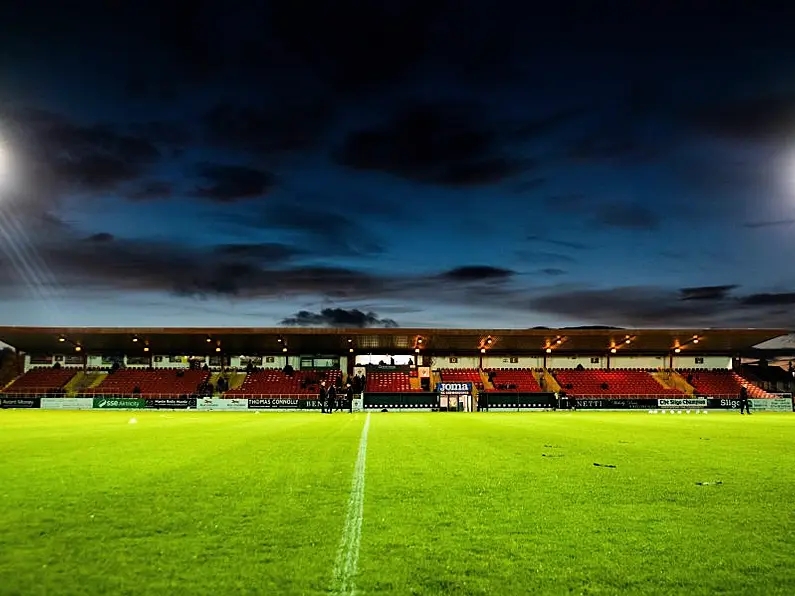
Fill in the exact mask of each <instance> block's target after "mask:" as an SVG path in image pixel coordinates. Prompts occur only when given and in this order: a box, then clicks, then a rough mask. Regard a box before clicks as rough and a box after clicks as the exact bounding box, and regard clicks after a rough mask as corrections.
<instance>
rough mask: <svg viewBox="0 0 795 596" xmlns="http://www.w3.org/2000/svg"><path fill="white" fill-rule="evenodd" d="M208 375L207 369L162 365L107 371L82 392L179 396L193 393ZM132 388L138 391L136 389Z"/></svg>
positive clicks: (87, 393) (92, 393)
mask: <svg viewBox="0 0 795 596" xmlns="http://www.w3.org/2000/svg"><path fill="white" fill-rule="evenodd" d="M209 376H210V373H209V372H208V371H202V370H186V369H173V368H164V369H158V370H141V369H131V368H126V369H121V370H117V371H116V372H114V373H111V374H109V375H108V376H107V377H105V379H104V380H103V381H102V382H101V383H100V384H99V385H97V386H96V387H91V388H89V389H85V390H84V391H83V393H84V394H86V395H133V394H134V393H136V394H138V393H140V395H157V396H158V397H180V396H183V395H192V394H194V393H196V392H197V390H198V387H199V385H200V384H201V383H203V382H204V381H206V380H207V379H208V378H209ZM136 388H138V389H139V390H140V392H136Z"/></svg>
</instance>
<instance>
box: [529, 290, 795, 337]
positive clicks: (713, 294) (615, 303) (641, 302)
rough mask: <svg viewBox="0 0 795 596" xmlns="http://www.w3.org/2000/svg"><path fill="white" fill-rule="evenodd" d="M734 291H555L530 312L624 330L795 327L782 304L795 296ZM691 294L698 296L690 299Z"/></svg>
mask: <svg viewBox="0 0 795 596" xmlns="http://www.w3.org/2000/svg"><path fill="white" fill-rule="evenodd" d="M732 287H733V286H732ZM729 288H730V286H720V287H716V288H688V289H684V290H680V291H673V290H667V289H664V288H659V287H617V288H609V289H583V290H568V289H561V290H550V291H549V292H547V293H544V294H541V295H538V296H536V297H534V298H532V299H531V300H530V303H529V305H528V308H530V309H531V310H533V311H537V312H542V313H546V314H549V315H554V316H558V317H568V318H572V319H575V320H581V321H588V322H593V323H595V324H603V325H619V326H624V327H641V328H642V327H662V328H671V327H690V326H697V327H701V328H703V327H720V326H729V327H731V326H738V327H766V326H769V327H787V326H791V322H792V316H791V313H790V312H789V311H788V309H786V308H785V309H782V308H781V306H787V305H790V304H792V302H790V301H791V300H792V299H793V296H795V294H778V295H775V294H773V295H767V294H759V295H751V296H748V297H745V298H730V297H728V292H729ZM691 295H696V296H699V298H695V299H694V298H688V297H689V296H691ZM701 296H703V298H702V297H701ZM767 296H771V298H767Z"/></svg>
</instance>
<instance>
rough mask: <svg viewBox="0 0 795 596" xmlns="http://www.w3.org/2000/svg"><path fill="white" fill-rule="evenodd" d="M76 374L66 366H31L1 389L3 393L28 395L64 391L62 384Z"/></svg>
mask: <svg viewBox="0 0 795 596" xmlns="http://www.w3.org/2000/svg"><path fill="white" fill-rule="evenodd" d="M75 374H77V371H76V370H75V369H68V368H32V369H30V370H29V371H28V372H26V373H25V374H24V375H22V376H21V377H19V378H17V379H16V380H15V381H14V382H13V383H11V384H10V385H9V386H8V387H6V388H5V389H4V390H3V393H16V394H25V395H30V394H34V393H41V394H60V393H65V391H66V390H65V389H64V386H65V385H66V384H67V383H68V382H69V381H70V380H71V379H72V377H74V376H75Z"/></svg>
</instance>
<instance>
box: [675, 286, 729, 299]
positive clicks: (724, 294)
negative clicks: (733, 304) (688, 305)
mask: <svg viewBox="0 0 795 596" xmlns="http://www.w3.org/2000/svg"><path fill="white" fill-rule="evenodd" d="M738 287H739V286H737V285H726V286H703V287H700V288H682V289H681V290H679V296H680V299H681V300H725V299H726V298H728V297H729V294H730V293H731V292H732V290H735V289H737V288H738Z"/></svg>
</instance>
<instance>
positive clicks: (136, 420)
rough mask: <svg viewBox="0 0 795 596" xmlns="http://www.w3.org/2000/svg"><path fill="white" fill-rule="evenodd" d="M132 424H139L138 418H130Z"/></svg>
mask: <svg viewBox="0 0 795 596" xmlns="http://www.w3.org/2000/svg"><path fill="white" fill-rule="evenodd" d="M130 424H138V419H137V418H130Z"/></svg>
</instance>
